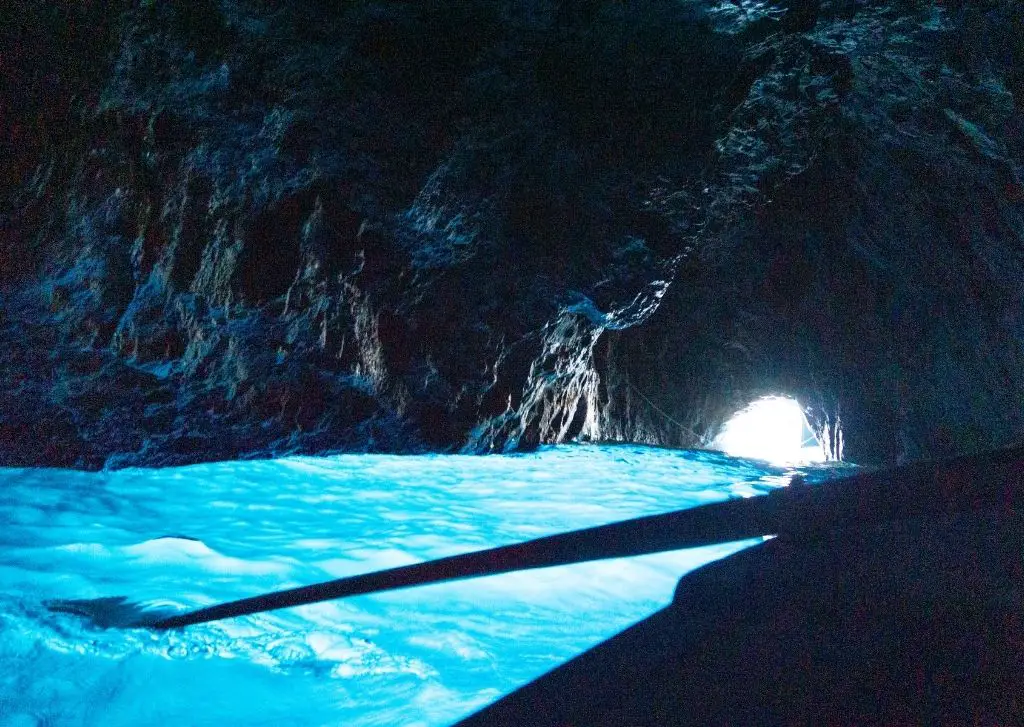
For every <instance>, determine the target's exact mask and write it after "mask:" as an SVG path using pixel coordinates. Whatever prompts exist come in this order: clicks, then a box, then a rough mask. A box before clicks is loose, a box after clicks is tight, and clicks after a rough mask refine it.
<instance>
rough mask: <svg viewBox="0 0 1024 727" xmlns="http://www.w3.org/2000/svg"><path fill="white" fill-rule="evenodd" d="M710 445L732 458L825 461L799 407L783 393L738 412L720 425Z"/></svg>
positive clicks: (822, 449) (757, 401)
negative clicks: (720, 428)
mask: <svg viewBox="0 0 1024 727" xmlns="http://www.w3.org/2000/svg"><path fill="white" fill-rule="evenodd" d="M712 447H713V448H715V449H720V450H722V451H723V452H726V453H727V454H731V455H733V456H736V457H750V458H752V459H763V460H767V461H769V462H773V463H777V464H784V463H796V462H822V461H824V460H825V450H824V448H823V447H822V443H821V442H820V441H819V440H818V437H817V436H816V435H815V433H814V431H813V430H812V429H811V427H810V425H809V423H808V421H807V417H806V415H805V414H804V409H803V407H801V406H800V403H799V402H797V400H796V399H793V398H790V397H787V396H766V397H763V398H761V399H757V400H756V401H754V402H752V403H751V404H749V405H748V406H746V407H745V408H743V409H741V410H740V411H738V412H737V413H736V414H735V415H734V416H733V417H732V418H731V419H729V420H728V421H727V422H726V423H725V425H724V426H723V427H722V430H721V431H720V432H719V434H718V436H717V437H715V439H714V441H713V442H712Z"/></svg>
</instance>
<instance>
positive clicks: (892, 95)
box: [0, 0, 1024, 468]
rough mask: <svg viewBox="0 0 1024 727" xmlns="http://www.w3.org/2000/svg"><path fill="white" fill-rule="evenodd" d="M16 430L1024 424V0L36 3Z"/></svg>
mask: <svg viewBox="0 0 1024 727" xmlns="http://www.w3.org/2000/svg"><path fill="white" fill-rule="evenodd" d="M16 4H17V8H15V9H14V11H13V12H10V13H5V16H6V17H9V18H14V19H15V20H14V22H13V23H5V24H4V28H3V29H2V30H0V62H2V67H3V69H4V73H3V80H2V81H0V83H2V84H3V85H2V86H0V108H2V109H3V112H2V113H3V123H4V127H5V129H4V131H5V133H4V134H3V136H2V138H0V337H2V344H3V345H2V347H0V378H2V382H0V383H2V386H0V464H4V465H62V466H74V467H84V468H96V467H102V466H110V467H116V466H126V465H140V464H145V465H164V464H178V463H186V462H195V461H200V460H207V459H216V458H230V457H260V456H268V455H279V454H285V453H290V452H318V453H326V452H331V451H341V450H348V451H383V450H386V451H423V450H440V451H455V450H466V451H495V450H497V451H502V450H510V449H517V448H524V447H532V446H535V445H537V444H539V443H544V442H557V441H564V440H566V439H570V438H575V437H580V436H583V437H585V438H592V439H606V440H619V439H622V440H633V441H643V442H652V443H658V444H669V445H682V446H694V445H700V444H704V443H707V442H709V441H710V440H711V439H712V438H713V436H714V435H715V433H716V432H717V430H718V429H719V428H720V426H721V425H722V423H723V422H724V420H725V419H726V418H727V417H728V416H729V415H730V414H732V413H733V412H734V411H735V410H737V409H738V408H740V407H742V406H743V405H745V404H747V403H749V401H751V400H752V399H754V398H756V397H757V396H758V395H761V394H767V393H788V394H790V395H794V396H796V397H797V398H798V399H799V400H800V401H801V402H802V403H803V404H805V405H806V406H807V407H808V409H809V414H810V418H811V421H812V422H813V424H814V426H815V427H816V428H817V429H818V431H819V432H820V433H821V434H822V435H824V436H825V439H826V441H827V442H828V443H829V446H830V448H831V449H832V451H833V454H837V453H838V451H839V448H840V446H841V445H840V442H841V443H842V446H843V447H845V454H846V455H847V456H848V457H849V458H851V459H853V460H854V461H860V462H869V461H878V462H882V461H893V460H899V459H903V458H916V457H922V456H935V455H940V454H952V453H961V452H969V451H974V450H978V449H982V448H985V447H990V446H997V445H1001V444H1007V443H1010V442H1013V441H1020V440H1021V438H1022V432H1024V408H1022V406H1021V402H1022V401H1024V349H1022V335H1024V334H1022V331H1024V306H1022V296H1021V285H1022V283H1021V281H1022V280H1024V253H1022V250H1024V191H1022V190H1024V177H1022V174H1024V169H1022V165H1024V115H1022V113H1021V110H1020V101H1019V99H1020V98H1021V96H1022V94H1024V70H1022V69H1024V10H1022V9H1021V5H1020V4H1019V3H1017V2H1013V1H1011V0H988V1H987V2H951V1H948V0H947V2H943V3H938V2H936V3H931V2H901V1H898V0H887V1H885V2H883V1H881V0H878V1H875V0H869V1H865V2H851V1H849V0H834V1H830V2H820V3H819V2H814V1H813V0H808V1H806V2H804V1H800V2H797V1H796V0H793V1H792V2H789V3H786V2H781V3H778V4H772V3H767V2H747V1H746V0H742V1H740V2H732V3H723V4H720V5H719V4H714V3H705V2H692V3H678V2H675V1H674V0H673V1H671V2H670V1H669V0H643V1H638V2H626V3H622V2H611V1H607V2H603V1H601V0H597V1H591V2H585V3H580V2H555V1H554V0H548V1H545V0H535V1H531V2H521V1H518V2H512V1H511V0H509V1H505V0H468V1H467V2H460V3H406V2H399V1H397V0H391V1H381V2H369V1H367V0H353V1H352V2H346V3H328V2H323V1H322V0H303V1H302V2H290V3H284V2H281V3H272V2H256V1H255V0H200V1H197V2H178V1H177V0H173V1H172V0H168V1H166V2H164V1H160V0H158V1H156V2H140V3H135V2H127V1H125V2H119V3H102V4H101V3H92V2H74V3H72V2H58V3H52V2H43V1H42V0H23V1H22V2H20V3H16Z"/></svg>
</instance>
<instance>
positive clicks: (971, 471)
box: [134, 449, 1024, 629]
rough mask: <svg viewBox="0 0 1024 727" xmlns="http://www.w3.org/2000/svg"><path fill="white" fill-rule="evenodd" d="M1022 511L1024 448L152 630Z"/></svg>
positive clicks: (349, 582) (583, 534)
mask: <svg viewBox="0 0 1024 727" xmlns="http://www.w3.org/2000/svg"><path fill="white" fill-rule="evenodd" d="M1022 505H1024V450H1021V449H1018V450H1000V451H996V452H989V453H987V454H985V455H978V456H973V457H964V458H960V459H956V460H950V461H947V462H940V463H919V464H913V465H907V466H904V467H900V468H896V469H894V470H888V471H882V472H874V473H869V474H862V475H855V476H853V477H848V478H844V479H840V480H835V481H832V482H829V483H827V484H824V485H820V486H815V487H809V486H806V485H804V486H798V487H790V488H783V489H780V490H777V491H775V492H773V493H771V494H769V495H766V496H762V497H753V498H749V499H743V500H740V499H737V500H730V501H726V502H722V503H717V504H712V505H704V506H702V507H696V508H692V509H689V510H681V511H677V512H671V513H667V514H664V515H651V516H648V517H641V518H635V519H633V520H625V521H622V522H617V523H612V524H610V525H601V526H599V527H593V528H586V529H583V530H576V531H573V532H569V533H563V534H560V535H551V536H548V537H544V538H537V539H536V540H530V541H527V542H525V543H519V544H516V545H506V546H502V547H498V548H490V549H488V550H482V551H478V552H474V553H466V554H464V555H454V556H451V557H448V558H441V559H440V560H434V561H429V562H427V563H419V564H416V565H407V566H402V567H399V568H389V569H387V570H383V571H377V572H375V573H367V574H364V575H357V576H352V577H349V578H339V579H337V580H333V581H327V582H324V583H316V584H313V585H309V586H302V587H299V588H291V589H288V590H285V591H277V592H274V593H267V594H264V595H260V596H253V597H251V598H243V599H240V600H237V601H231V602H229V603H223V604H220V605H217V606H210V607H207V608H201V609H199V610H196V611H192V612H190V613H185V614H181V615H178V616H172V617H170V618H163V619H160V620H157V621H155V622H152V623H149V624H144V623H136V624H134V625H137V626H144V625H148V626H149V627H151V628H154V629H171V628H178V627H182V626H189V625H192V624H198V623H204V622H207V621H217V620H220V619H225V618H232V617H235V616H245V615H249V614H254V613H261V612H263V611H273V610H276V609H279V608H290V607H292V606H302V605H307V604H311V603H319V602H321V601H329V600H333V599H336V598H343V597H346V596H356V595H362V594H368V593H380V592H383V591H391V590H395V589H398V588H408V587H411V586H421V585H426V584H429V583H440V582H443V581H453V580H458V579H463V578H473V577H477V576H485V575H496V574H499V573H508V572H511V571H521V570H529V569H532V568H549V567H552V566H558V565H567V564H570V563H583V562H587V561H594V560H602V559H607V558H622V557H628V556H636V555H645V554H649V553H660V552H664V551H669V550H680V549H683V548H694V547H699V546H705V545H714V544H717V543H727V542H734V541H737V540H746V539H748V538H754V537H758V536H763V535H786V536H790V537H813V536H814V533H815V532H822V531H824V530H828V531H834V530H836V529H841V528H846V527H856V526H857V525H859V524H867V523H872V522H880V521H885V520H895V519H902V518H908V517H916V516H925V515H927V516H935V515H942V514H948V513H955V512H960V511H967V510H978V509H993V508H995V509H1004V510H1012V509H1015V508H1018V507H1021V506H1022Z"/></svg>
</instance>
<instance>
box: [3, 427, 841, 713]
mask: <svg viewBox="0 0 1024 727" xmlns="http://www.w3.org/2000/svg"><path fill="white" fill-rule="evenodd" d="M789 472H791V471H787V470H783V469H780V468H774V467H768V466H766V465H760V464H758V463H755V462H751V461H744V460H736V459H731V458H728V457H725V456H724V455H719V454H712V453H694V452H690V453H685V452H673V451H669V450H659V449H649V448H641V447H559V448H553V449H548V450H543V451H541V452H539V453H536V454H531V455H519V456H489V457H467V456H426V457H390V456H342V457H332V458H326V459H315V458H294V459H287V460H279V461H272V462H230V463H221V464H211V465H199V466H193V467H185V468H176V469H165V470H125V471H119V472H109V473H98V474H90V473H80V472H68V471H62V470H23V469H22V470H13V469H7V470H0V525H2V528H0V725H2V726H3V727H13V726H15V725H17V726H18V727H31V726H35V727H42V726H43V725H46V726H47V727H57V726H61V727H63V726H64V725H75V726H78V725H82V726H85V725H89V726H92V725H97V726H99V725H103V726H104V727H114V726H117V725H133V726H134V725H224V724H230V725H351V726H355V725H388V726H389V727H391V726H394V725H444V724H449V723H451V722H453V721H455V720H456V719H458V718H460V717H462V716H465V715H467V714H469V713H470V712H472V711H474V710H475V709H476V708H479V707H480V706H482V705H484V704H486V703H488V702H490V701H492V700H494V699H495V698H497V697H498V696H500V695H502V694H504V693H507V692H509V691H511V690H512V689H514V688H516V687H517V686H519V685H521V684H523V683H525V682H527V681H528V680H530V679H532V678H534V677H536V676H538V675H539V674H541V673H543V672H545V671H547V670H549V669H551V668H553V667H555V666H557V665H558V664H560V663H562V662H564V661H565V660H566V659H568V658H570V657H572V656H574V655H575V654H577V653H579V652H581V651H583V650H584V649H586V648H588V647H590V646H592V645H594V644H596V643H597V642H599V641H601V640H602V639H604V638H607V637H608V636H610V635H611V634H613V633H615V632H617V631H620V630H621V629H623V628H624V627H626V626H628V625H629V624H631V623H633V622H635V621H637V620H639V619H640V618H643V617H644V616H646V615H648V614H650V613H651V612H653V611H655V610H656V609H658V608H661V607H662V606H664V605H665V604H667V603H668V601H669V600H670V598H671V595H672V591H673V589H674V587H675V584H676V581H677V580H678V578H679V576H680V575H682V574H683V573H684V572H686V571H688V570H691V569H693V568H695V567H698V566H700V565H702V564H704V563H707V562H709V561H711V560H714V559H717V558H721V557H723V556H725V555H728V554H730V553H732V552H735V551H736V550H738V549H739V548H741V547H744V544H731V545H725V546H717V547H712V548H703V549H699V550H691V551H685V552H677V553H666V554H661V555H653V556H644V557H640V558H633V559H625V560H616V561H607V562H603V563H590V564H583V565H577V566H566V567H561V568H552V569H547V570H540V571H532V572H528V573H519V574H509V575H502V576H496V577H492V578H484V579H477V580H473V581H463V582H459V583H453V584H443V585H435V586H429V587H425V588H419V589H411V590H405V591H396V592H392V593H388V594H382V595H377V596H363V597H359V598H353V599H350V600H346V601H338V602H332V603H327V604H319V605H315V606H307V607H302V608H298V609H291V610H287V611H279V612H275V613H270V614H262V615H258V616H254V617H248V618H240V619H234V620H231V621H226V622H221V623H214V624H207V625H203V626H197V627H192V628H190V629H188V630H186V631H183V632H170V633H160V634H155V633H150V632H147V631H141V630H130V631H117V630H107V631H102V630H97V629H95V628H92V627H89V626H87V625H86V624H84V623H83V622H82V621H81V620H80V619H79V618H77V617H75V616H72V615H67V614H54V613H50V612H49V611H47V610H46V609H45V608H44V607H43V605H42V602H43V601H44V600H46V599H50V598H96V597H101V596H116V595H128V596H130V597H131V598H132V599H134V600H143V601H151V602H154V603H169V604H173V605H176V606H180V607H182V608H184V607H189V608H191V607H195V606H200V605H208V604H211V603H215V602H218V601H222V600H229V599H233V598H238V597H242V596H248V595H253V594H256V593H259V592H262V591H266V590H273V589H279V588H283V587H290V586H296V585H301V584H305V583H310V582H315V581H321V580H327V579H330V578H337V577H340V576H345V575H351V574H355V573H360V572H364V571H369V570H374V569H378V568H382V567H387V566H394V565H399V564H406V563H412V562H416V561H421V560H427V559H431V558H437V557H439V556H445V555H451V554H454V553H459V552H465V551H469V550H475V549H478V548H484V547H489V546H494V545H501V544H506V543H513V542H518V541H521V540H525V539H529V538H533V537H537V536H540V535H547V534H551V533H556V532H559V531H564V530H569V529H573V528H579V527H585V526H591V525H597V524H602V523H606V522H612V521H615V520H621V519H625V518H629V517H635V516H639V515H645V514H652V513H657V512H666V511H669V510H674V509H679V508H684V507H691V506H695V505H700V504H704V503H708V502H713V501H717V500H722V499H725V498H727V497H731V496H749V495H753V494H757V493H760V492H764V491H766V490H767V489H769V488H773V487H778V486H780V485H782V484H784V483H785V482H786V481H788V474H789ZM824 472H825V471H824V470H819V471H817V472H816V473H815V476H817V477H824V476H825V474H824ZM167 536H170V537H167ZM749 544H750V543H749V542H748V543H747V544H746V545H749Z"/></svg>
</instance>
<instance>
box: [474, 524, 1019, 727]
mask: <svg viewBox="0 0 1024 727" xmlns="http://www.w3.org/2000/svg"><path fill="white" fill-rule="evenodd" d="M1022 624H1024V517H1022V516H1021V515H1020V514H1017V513H1015V512H1013V511H1012V510H1007V509H998V508H997V509H995V510H987V511H982V512H972V513H963V514H959V515H946V516H938V517H918V518H914V519H909V520H903V521H897V522H890V523H883V524H875V525H873V526H868V527H858V528H844V529H842V530H839V531H835V532H831V533H822V534H816V535H815V536H814V537H811V538H800V539H794V538H788V537H781V538H777V539H775V540H772V541H769V542H767V543H766V544H765V545H763V546H760V547H757V548H754V549H750V550H747V551H743V552H741V553H739V554H737V555H735V556H732V557H731V558H727V559H725V560H722V561H718V562H716V563H713V564H711V565H709V566H706V567H704V568H702V569H700V570H698V571H695V572H693V573H691V574H690V575H688V576H687V577H685V578H684V579H683V580H682V581H681V582H680V584H679V587H678V589H677V592H676V598H675V600H674V603H673V604H672V605H671V606H670V607H668V608H666V609H665V610H663V611H660V612H658V613H657V614H655V615H654V616H652V617H650V618H648V619H646V620H645V621H642V622H640V623H639V624H637V625H635V626H633V627H632V628H630V629H628V630H626V631H624V632H623V633H621V634H619V635H618V636H616V637H614V638H612V639H611V640H609V641H607V642H605V643H603V644H601V645H599V646H597V647H595V648H594V649H591V650H590V651H588V652H586V653H584V654H582V655H581V656H579V657H578V658H576V659H574V660H572V661H570V662H568V663H567V664H565V665H564V666H562V667H560V668H559V669H556V670H555V671H553V672H551V673H549V674H547V675H545V676H543V677H541V678H540V679H538V680H537V681H535V682H533V683H531V684H529V685H527V686H525V687H523V688H521V689H519V690H518V691H516V692H514V693H512V694H510V695H508V696H507V697H505V698H504V699H502V700H500V701H499V702H497V703H496V704H494V705H492V706H490V707H488V708H486V709H484V710H483V711H481V712H479V713H478V714H476V715H473V716H472V717H470V718H468V719H466V720H465V721H463V722H462V723H460V724H461V725H462V727H477V726H478V725H510V726H511V725H517V726H518V725H531V726H534V727H541V726H542V725H559V726H560V727H562V726H567V725H575V726H578V727H597V726H601V725H607V726H609V727H610V726H611V725H616V726H623V727H625V726H626V725H628V726H629V727H640V726H641V725H869V724H870V725H921V724H931V725H939V724H942V725H1010V724H1022V723H1024V687H1022V685H1024V626H1022Z"/></svg>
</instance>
